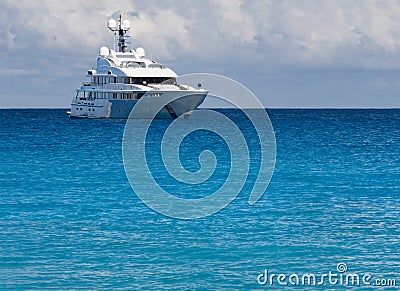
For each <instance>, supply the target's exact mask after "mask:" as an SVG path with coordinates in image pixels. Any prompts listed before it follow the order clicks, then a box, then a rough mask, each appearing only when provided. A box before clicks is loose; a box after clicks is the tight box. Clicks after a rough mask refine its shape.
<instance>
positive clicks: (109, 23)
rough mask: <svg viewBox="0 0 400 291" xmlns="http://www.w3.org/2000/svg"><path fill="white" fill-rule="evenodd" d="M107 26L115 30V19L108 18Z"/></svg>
mask: <svg viewBox="0 0 400 291" xmlns="http://www.w3.org/2000/svg"><path fill="white" fill-rule="evenodd" d="M108 28H109V29H110V30H116V29H117V21H116V20H115V19H112V18H111V19H110V20H108Z"/></svg>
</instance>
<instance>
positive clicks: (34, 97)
mask: <svg viewBox="0 0 400 291" xmlns="http://www.w3.org/2000/svg"><path fill="white" fill-rule="evenodd" d="M120 13H122V14H123V17H124V18H126V19H129V20H130V22H131V27H132V29H131V31H130V34H131V35H132V37H133V48H136V47H138V46H142V47H144V48H145V49H146V54H147V56H151V57H152V58H153V59H155V60H157V61H159V62H161V63H163V64H165V65H166V66H168V67H171V68H172V69H174V70H175V71H176V72H177V73H178V74H179V75H181V74H187V73H215V74H221V75H224V76H227V77H230V78H232V79H234V80H237V81H239V82H240V83H242V84H243V85H245V86H246V87H248V88H249V89H250V90H251V91H252V92H253V93H254V94H255V95H256V96H257V97H258V98H259V99H260V101H261V102H262V104H263V105H264V106H265V107H268V108H349V107H352V108H394V107H395V108H400V1H398V0H396V1H395V0H382V1H379V0H352V1H349V0H287V1H283V0H257V1H256V0H246V1H241V0H229V1H223V0H220V1H217V0H202V1H194V0H162V1H161V0H150V1H143V0H141V1H135V0H131V1H128V0H123V1H119V0H115V1H109V0H107V1H105V0H85V1H78V0H71V1H57V0H41V1H39V0H28V1H27V0H18V1H16V0H15V1H10V0H5V1H4V0H3V1H2V8H1V10H0V48H1V49H0V108H32V107H36V108H55V107H58V108H68V107H69V105H70V102H71V100H72V97H73V96H74V95H75V90H76V88H78V87H79V86H80V85H81V83H82V82H83V81H85V74H86V72H87V70H88V69H90V68H92V67H95V65H96V59H97V56H98V50H99V48H100V47H101V46H109V47H112V46H113V34H112V33H111V32H110V31H109V30H108V29H107V21H108V19H109V18H111V17H113V18H117V17H118V15H119V14H120ZM211 106H212V104H211Z"/></svg>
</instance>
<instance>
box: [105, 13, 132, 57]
mask: <svg viewBox="0 0 400 291" xmlns="http://www.w3.org/2000/svg"><path fill="white" fill-rule="evenodd" d="M130 28H131V23H130V22H129V20H124V21H122V15H120V16H119V20H118V23H117V21H116V20H115V19H110V20H108V29H109V30H111V31H112V32H114V36H116V34H117V32H118V48H119V49H118V51H119V52H122V53H125V52H126V49H127V47H128V44H130V42H128V41H126V39H127V38H129V37H130V36H129V35H126V33H127V32H128V30H129V29H130ZM115 42H116V41H115V38H114V50H115Z"/></svg>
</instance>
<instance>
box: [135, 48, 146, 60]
mask: <svg viewBox="0 0 400 291" xmlns="http://www.w3.org/2000/svg"><path fill="white" fill-rule="evenodd" d="M136 54H137V55H138V57H139V58H143V57H144V56H145V55H146V54H145V51H144V48H142V47H138V48H137V49H136Z"/></svg>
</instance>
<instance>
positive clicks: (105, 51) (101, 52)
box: [99, 46, 110, 58]
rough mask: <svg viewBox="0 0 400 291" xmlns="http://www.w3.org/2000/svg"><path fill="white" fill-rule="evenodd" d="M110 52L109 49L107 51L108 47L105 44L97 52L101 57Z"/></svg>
mask: <svg viewBox="0 0 400 291" xmlns="http://www.w3.org/2000/svg"><path fill="white" fill-rule="evenodd" d="M109 54H110V51H109V49H108V47H106V46H102V47H101V48H100V52H99V55H100V56H101V57H104V58H105V57H108V55H109Z"/></svg>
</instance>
